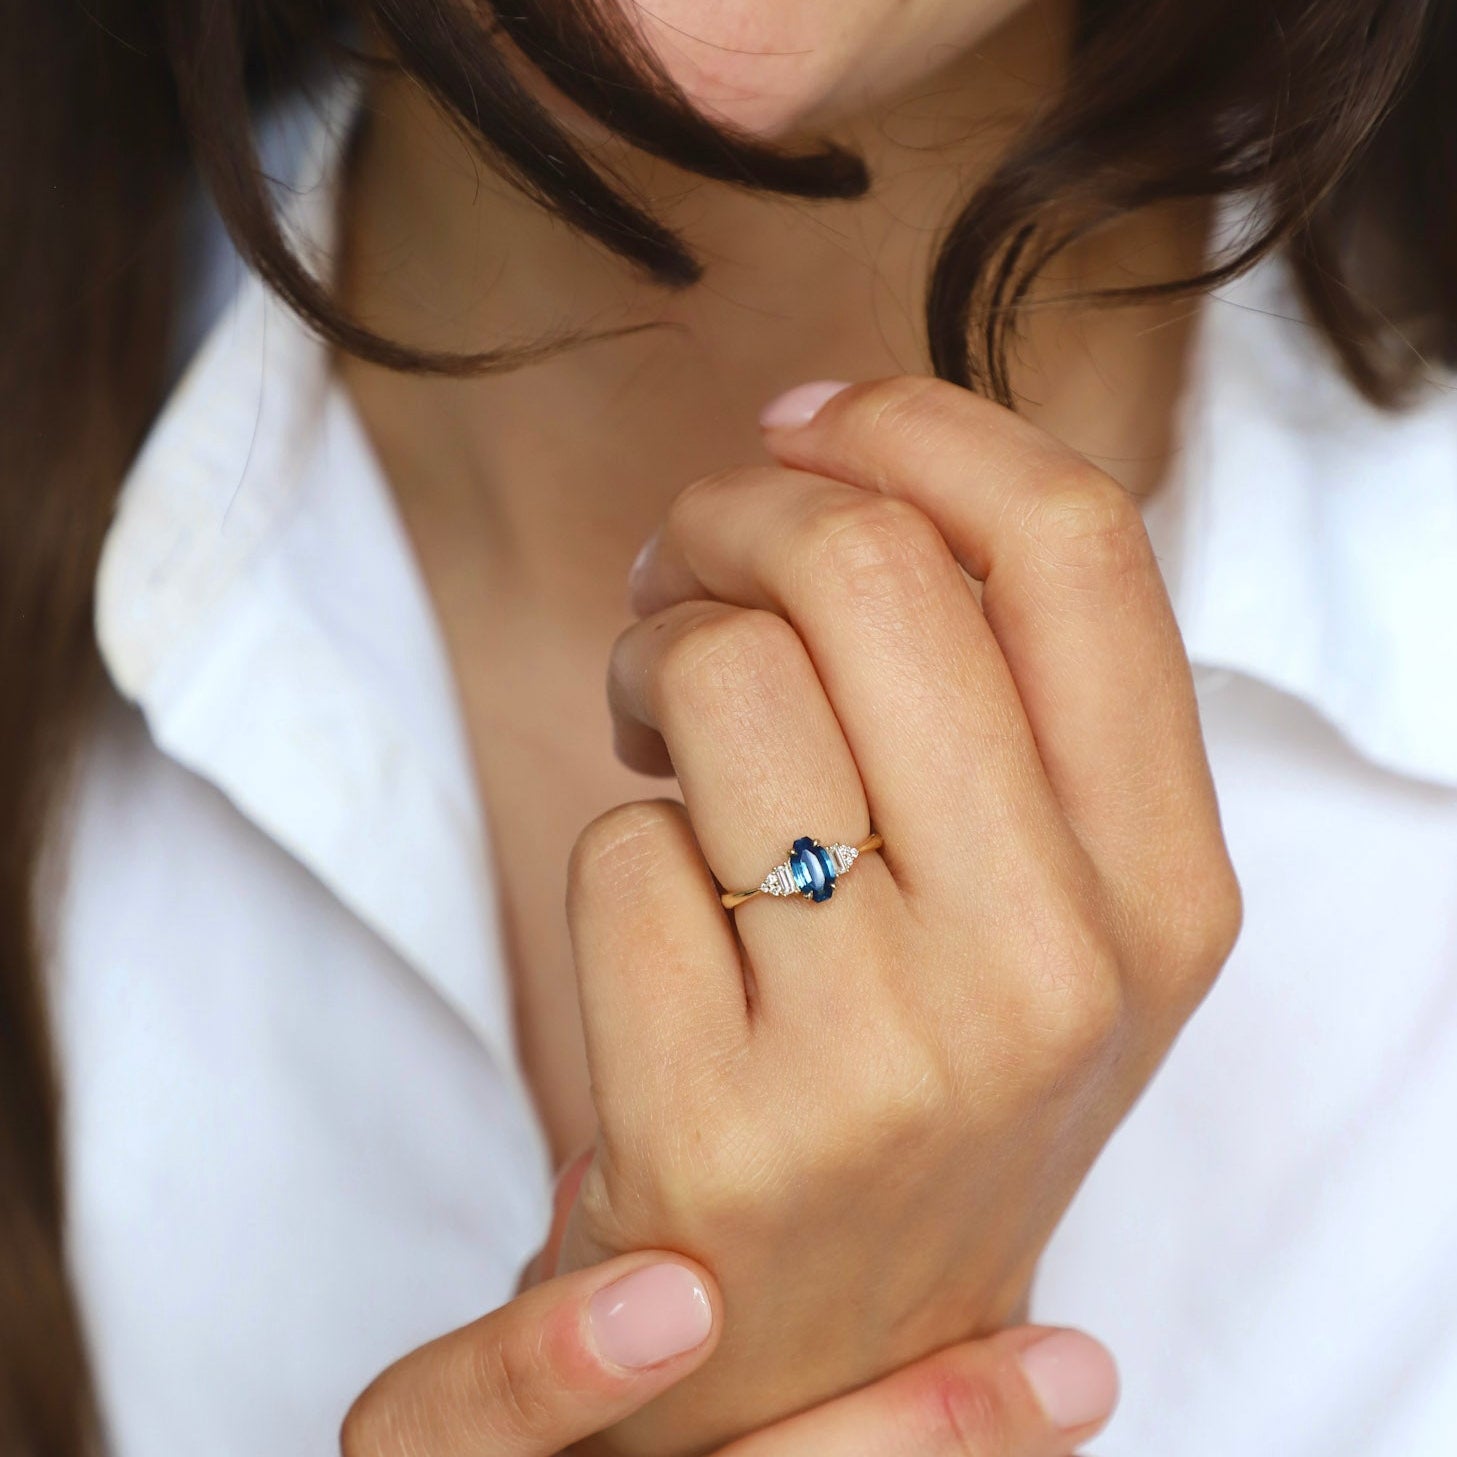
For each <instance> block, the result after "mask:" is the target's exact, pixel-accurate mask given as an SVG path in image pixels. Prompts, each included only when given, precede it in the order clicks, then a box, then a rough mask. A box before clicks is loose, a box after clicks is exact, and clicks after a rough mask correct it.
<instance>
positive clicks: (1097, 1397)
mask: <svg viewBox="0 0 1457 1457" xmlns="http://www.w3.org/2000/svg"><path fill="white" fill-rule="evenodd" d="M1019 1359H1020V1360H1021V1362H1022V1371H1023V1373H1024V1374H1025V1376H1026V1377H1027V1384H1028V1385H1029V1386H1030V1387H1031V1388H1032V1391H1033V1394H1034V1395H1035V1396H1036V1397H1037V1400H1038V1402H1039V1403H1040V1405H1041V1407H1042V1410H1043V1411H1044V1412H1046V1413H1047V1419H1048V1420H1049V1421H1050V1422H1051V1423H1052V1424H1053V1425H1054V1426H1055V1427H1057V1428H1058V1429H1059V1430H1060V1431H1064V1432H1071V1431H1076V1430H1077V1429H1078V1428H1079V1427H1086V1426H1091V1425H1092V1424H1093V1423H1095V1422H1104V1421H1107V1419H1108V1417H1109V1416H1111V1415H1112V1412H1113V1408H1114V1407H1115V1406H1116V1405H1117V1404H1118V1368H1117V1367H1116V1366H1115V1365H1114V1364H1113V1358H1112V1356H1110V1355H1109V1354H1108V1352H1107V1351H1106V1350H1105V1349H1104V1348H1103V1347H1102V1346H1100V1345H1099V1344H1098V1342H1097V1341H1095V1340H1093V1339H1092V1337H1090V1336H1085V1335H1083V1334H1082V1333H1081V1332H1080V1331H1057V1332H1055V1333H1054V1334H1052V1335H1050V1336H1045V1337H1044V1338H1043V1339H1042V1340H1040V1341H1038V1342H1037V1343H1036V1344H1035V1345H1032V1346H1029V1347H1028V1348H1027V1349H1026V1350H1025V1351H1023V1352H1022V1354H1021V1356H1020V1358H1019Z"/></svg>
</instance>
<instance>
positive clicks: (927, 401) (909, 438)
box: [854, 375, 973, 447]
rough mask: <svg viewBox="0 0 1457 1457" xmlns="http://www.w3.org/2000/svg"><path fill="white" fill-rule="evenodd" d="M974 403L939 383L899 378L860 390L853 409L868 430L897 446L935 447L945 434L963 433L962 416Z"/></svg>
mask: <svg viewBox="0 0 1457 1457" xmlns="http://www.w3.org/2000/svg"><path fill="white" fill-rule="evenodd" d="M972 403H973V400H972V397H971V396H970V395H968V394H967V392H966V391H965V390H962V389H958V388H957V386H955V385H953V384H948V383H947V382H946V381H945V380H942V379H931V378H927V377H925V376H919V375H900V376H897V377H895V378H893V379H882V380H876V381H875V382H874V383H873V384H868V385H864V386H862V387H860V388H859V389H858V390H857V391H856V394H855V398H854V407H855V408H856V409H858V410H861V411H863V412H864V414H865V420H866V424H867V426H868V427H869V428H870V429H872V430H873V431H875V433H876V434H877V435H883V436H886V437H888V439H889V441H890V443H891V445H892V447H894V445H895V444H896V443H902V444H905V445H912V446H920V445H926V444H932V445H934V444H937V443H939V442H940V441H942V440H943V439H944V438H945V436H946V434H947V432H950V431H958V432H964V430H965V428H966V422H965V414H966V410H967V407H968V405H969V404H972Z"/></svg>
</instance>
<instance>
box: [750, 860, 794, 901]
mask: <svg viewBox="0 0 1457 1457" xmlns="http://www.w3.org/2000/svg"><path fill="white" fill-rule="evenodd" d="M759 889H760V890H761V891H763V892H764V894H765V895H798V894H799V891H798V890H797V889H796V888H795V884H794V875H793V873H792V872H791V871H790V869H789V866H788V864H784V865H776V866H775V867H774V869H773V870H771V871H770V872H769V874H768V875H766V876H765V877H764V883H763V885H761V886H760V887H759Z"/></svg>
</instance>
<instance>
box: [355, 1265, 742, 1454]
mask: <svg viewBox="0 0 1457 1457" xmlns="http://www.w3.org/2000/svg"><path fill="white" fill-rule="evenodd" d="M717 1310H718V1295H717V1292H716V1289H715V1286H714V1284H713V1281H712V1278H711V1277H710V1276H709V1275H708V1273H707V1272H706V1271H704V1270H703V1269H702V1268H701V1267H700V1266H698V1265H695V1264H694V1263H693V1262H692V1261H690V1260H685V1259H682V1258H680V1257H678V1256H670V1255H660V1254H651V1253H648V1254H633V1255H623V1256H621V1257H619V1258H618V1259H615V1260H610V1261H608V1262H607V1263H605V1264H602V1265H598V1266H596V1267H594V1268H592V1269H590V1270H581V1271H578V1272H576V1273H575V1274H571V1275H564V1276H562V1277H561V1278H559V1279H556V1280H552V1281H550V1282H549V1283H548V1284H545V1285H538V1286H537V1287H536V1288H535V1289H534V1290H531V1291H528V1292H527V1293H526V1294H525V1295H521V1296H518V1297H517V1299H515V1300H513V1301H512V1302H511V1303H510V1304H509V1305H505V1306H502V1307H501V1309H499V1310H497V1311H494V1312H493V1313H492V1314H490V1315H488V1316H486V1317H484V1319H482V1320H478V1321H476V1322H475V1323H474V1324H472V1325H468V1326H465V1327H463V1328H462V1329H461V1330H458V1331H454V1332H452V1333H451V1334H450V1335H448V1336H442V1337H441V1338H440V1339H439V1340H437V1341H432V1342H431V1343H430V1344H429V1345H428V1346H422V1347H421V1348H420V1349H419V1350H418V1351H415V1352H413V1353H411V1354H410V1355H408V1356H406V1357H405V1358H404V1360H402V1361H400V1362H399V1363H397V1364H396V1365H394V1366H391V1367H390V1368H389V1370H387V1371H386V1372H384V1374H383V1375H381V1376H380V1377H379V1378H378V1379H377V1380H375V1382H374V1383H373V1384H372V1385H371V1386H370V1387H369V1389H368V1390H367V1391H366V1392H365V1393H364V1394H363V1395H362V1396H361V1397H360V1398H359V1400H358V1401H357V1402H355V1404H354V1406H353V1407H352V1408H351V1409H350V1412H349V1415H348V1416H347V1417H346V1418H345V1421H344V1427H343V1431H342V1433H341V1436H340V1446H341V1449H342V1452H343V1457H398V1454H399V1453H402V1452H428V1453H429V1454H430V1457H479V1454H481V1453H483V1452H489V1453H491V1454H492V1457H554V1454H556V1453H559V1452H561V1451H562V1450H563V1448H566V1447H568V1446H570V1445H571V1444H572V1443H573V1442H577V1441H580V1440H581V1439H582V1438H584V1437H587V1436H590V1435H591V1434H592V1433H594V1432H598V1431H601V1430H603V1429H604V1428H606V1427H608V1426H610V1425H612V1424H613V1423H614V1422H617V1421H620V1420H622V1418H624V1417H626V1416H628V1415H630V1414H631V1413H632V1412H634V1411H636V1410H637V1409H638V1408H639V1407H641V1406H642V1405H644V1404H645V1403H646V1402H648V1401H650V1400H651V1399H652V1398H653V1397H655V1396H657V1395H658V1394H659V1393H660V1392H662V1391H664V1390H666V1389H667V1388H668V1387H669V1386H672V1385H673V1384H674V1383H675V1382H677V1381H680V1380H681V1379H682V1378H683V1377H684V1376H686V1375H687V1374H688V1373H689V1372H690V1371H692V1370H695V1369H696V1368H697V1367H698V1366H700V1365H702V1363H703V1362H704V1360H705V1359H707V1357H708V1355H709V1354H710V1352H711V1351H712V1349H713V1346H714V1344H715V1343H716V1341H717V1339H718V1319H717V1315H716V1312H717Z"/></svg>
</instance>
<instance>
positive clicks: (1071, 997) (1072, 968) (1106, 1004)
mask: <svg viewBox="0 0 1457 1457" xmlns="http://www.w3.org/2000/svg"><path fill="white" fill-rule="evenodd" d="M1039 941H1040V944H1039V945H1038V946H1037V947H1036V948H1035V950H1034V954H1033V956H1032V957H1031V958H1030V962H1029V968H1030V969H1029V974H1028V975H1027V977H1026V978H1025V981H1024V987H1023V993H1022V1000H1021V1005H1020V1007H1019V1016H1020V1020H1021V1023H1022V1032H1023V1034H1024V1037H1025V1039H1026V1041H1027V1044H1028V1045H1029V1047H1030V1048H1031V1049H1033V1050H1035V1051H1036V1052H1037V1053H1039V1054H1040V1060H1041V1061H1042V1063H1043V1065H1044V1066H1046V1067H1048V1068H1050V1069H1051V1070H1052V1071H1053V1072H1054V1073H1055V1074H1059V1075H1060V1074H1063V1073H1065V1072H1066V1071H1067V1070H1069V1069H1077V1068H1080V1067H1082V1066H1084V1065H1086V1064H1087V1063H1089V1062H1091V1061H1094V1060H1096V1059H1097V1058H1098V1057H1100V1056H1101V1055H1102V1054H1103V1053H1104V1051H1105V1050H1106V1049H1107V1047H1108V1046H1109V1044H1110V1042H1111V1041H1112V1039H1113V1037H1114V1035H1115V1034H1116V1032H1117V1030H1118V1028H1119V1027H1120V1025H1121V1023H1122V1021H1123V1017H1124V1011H1125V1008H1124V992H1123V985H1122V970H1121V966H1120V963H1119V958H1118V956H1117V954H1116V952H1115V951H1114V950H1113V948H1112V947H1111V945H1110V944H1109V943H1108V941H1107V940H1106V939H1105V938H1104V937H1103V936H1102V934H1101V933H1100V932H1098V931H1096V930H1090V929H1088V928H1086V927H1084V926H1081V925H1079V924H1078V923H1077V922H1076V921H1074V922H1072V923H1071V924H1069V923H1067V922H1066V921H1064V922H1062V923H1059V924H1057V925H1055V926H1053V927H1051V928H1050V929H1048V930H1047V931H1046V932H1045V933H1044V934H1043V935H1042V936H1041V937H1040V938H1039Z"/></svg>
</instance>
